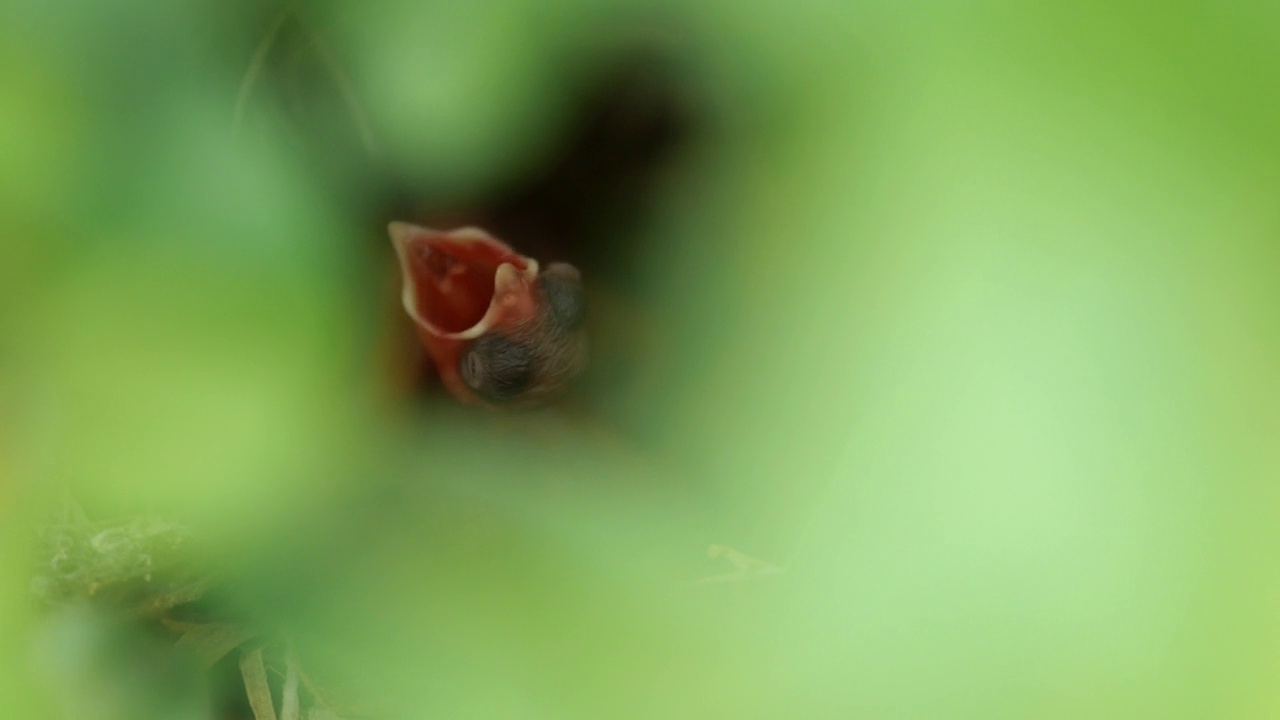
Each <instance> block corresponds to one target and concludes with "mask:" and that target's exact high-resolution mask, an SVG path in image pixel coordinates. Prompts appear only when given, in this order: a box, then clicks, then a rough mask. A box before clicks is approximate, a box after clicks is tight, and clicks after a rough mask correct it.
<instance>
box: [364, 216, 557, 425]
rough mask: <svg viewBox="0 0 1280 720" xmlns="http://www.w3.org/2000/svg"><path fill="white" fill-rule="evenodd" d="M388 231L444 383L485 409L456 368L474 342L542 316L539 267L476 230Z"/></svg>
mask: <svg viewBox="0 0 1280 720" xmlns="http://www.w3.org/2000/svg"><path fill="white" fill-rule="evenodd" d="M388 232H389V233H390V235H391V240H392V243H393V244H394V245H395V248H396V255H397V256H398V257H399V260H400V270H401V275H402V277H403V282H404V287H403V290H402V296H401V297H402V301H403V303H404V308H405V311H406V312H408V314H409V317H411V318H412V319H413V321H414V324H415V325H416V326H417V332H418V336H419V338H420V339H421V340H422V343H423V345H424V346H425V347H426V348H427V352H428V353H429V354H430V355H431V359H432V361H433V362H434V364H435V366H436V369H437V371H438V372H439V374H440V379H441V380H442V381H443V382H444V385H445V387H446V388H448V390H449V392H450V393H452V394H453V396H454V397H456V398H457V399H458V400H460V401H462V402H464V403H468V404H484V403H483V401H482V400H480V399H479V398H478V397H477V396H476V395H475V393H474V392H472V390H471V389H470V388H469V387H467V385H466V383H464V382H463V380H462V377H461V376H460V374H459V370H458V363H459V361H460V359H461V357H462V354H463V352H464V350H465V349H466V347H467V345H469V344H470V343H471V342H472V341H473V340H475V339H476V338H478V337H480V336H481V335H484V334H485V333H488V332H491V331H494V330H498V331H502V330H504V329H511V328H515V327H517V326H519V325H520V324H522V323H524V322H526V321H529V320H530V319H532V318H533V317H534V316H536V315H537V313H538V295H537V292H536V280H537V277H538V262H537V261H536V260H533V259H531V258H527V257H524V256H523V255H520V254H518V253H516V252H515V251H514V250H512V249H511V248H510V247H509V246H508V245H507V244H506V243H503V242H502V241H500V240H498V239H497V238H494V237H493V236H491V235H489V234H488V233H486V232H484V231H483V230H479V229H476V228H461V229H458V230H450V231H441V230H433V229H430V228H425V227H419V226H417V225H411V224H409V223H402V222H393V223H391V224H390V226H389V227H388Z"/></svg>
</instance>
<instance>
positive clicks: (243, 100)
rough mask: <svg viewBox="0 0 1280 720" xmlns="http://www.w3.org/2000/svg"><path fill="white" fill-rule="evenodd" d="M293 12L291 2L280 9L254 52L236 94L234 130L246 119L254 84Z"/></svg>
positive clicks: (233, 117) (232, 125)
mask: <svg viewBox="0 0 1280 720" xmlns="http://www.w3.org/2000/svg"><path fill="white" fill-rule="evenodd" d="M292 12H293V4H292V3H291V4H289V5H288V6H286V7H285V9H284V10H281V11H280V15H279V16H278V17H276V19H275V22H273V23H271V27H270V28H269V29H268V30H267V34H266V35H264V36H263V37H262V42H260V43H258V49H257V50H256V51H254V53H253V61H252V62H250V63H249V69H248V70H246V71H245V74H244V79H243V80H241V81H240V91H239V92H238V93H237V94H236V109H235V114H234V115H233V116H232V120H231V129H232V131H237V130H239V129H240V124H241V123H242V122H243V120H244V110H245V107H246V106H247V105H248V104H249V97H250V96H251V95H252V94H253V86H254V84H256V83H257V82H258V76H259V75H261V74H262V68H263V66H264V65H266V62H267V55H268V54H270V52H271V46H272V45H274V44H275V42H276V36H277V35H279V34H280V28H282V27H284V21H285V20H287V19H288V18H289V14H290V13H292Z"/></svg>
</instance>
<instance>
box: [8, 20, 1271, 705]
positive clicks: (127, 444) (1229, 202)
mask: <svg viewBox="0 0 1280 720" xmlns="http://www.w3.org/2000/svg"><path fill="white" fill-rule="evenodd" d="M282 10H283V8H281V7H274V6H270V5H268V4H264V3H250V2H233V3H212V2H193V3H178V4H170V5H166V4H162V3H143V2H136V1H135V2H116V3H91V2H83V1H81V0H57V1H54V2H34V1H32V0H18V1H17V2H10V3H6V4H4V5H3V6H0V158H2V160H0V543H2V546H3V549H2V550H0V641H3V648H2V650H3V655H2V656H0V698H4V700H5V704H6V707H7V708H12V709H11V710H8V712H10V714H11V715H12V716H14V717H29V718H37V717H72V716H74V717H131V716H132V717H140V716H145V715H146V714H147V713H149V712H151V713H153V714H152V715H151V716H154V717H161V716H164V717H178V716H181V717H201V716H202V713H204V710H203V708H205V707H206V704H205V702H204V695H202V693H204V692H205V690H202V689H201V686H200V684H199V683H198V682H197V680H196V678H195V676H194V674H184V673H186V670H184V669H183V668H185V667H186V666H180V665H171V664H169V663H167V662H166V661H165V660H164V659H163V657H161V656H159V655H157V654H156V653H161V650H160V649H157V648H156V647H154V646H153V645H151V644H148V641H147V640H146V636H139V637H134V636H133V635H130V634H129V632H128V630H127V629H125V630H120V629H119V628H118V626H117V624H115V623H117V620H115V619H113V617H112V616H110V615H99V614H94V613H93V612H90V611H88V610H85V609H83V608H80V607H79V606H76V607H73V608H71V609H70V610H67V611H65V612H63V613H53V614H52V615H50V614H49V613H46V612H45V611H42V610H39V609H38V608H37V606H36V604H35V598H34V597H33V593H32V585H31V583H32V580H33V578H34V577H35V576H36V575H37V574H38V569H39V568H40V567H42V563H47V562H48V558H47V557H44V555H45V554H47V552H48V551H47V548H44V547H43V546H41V545H40V544H38V543H37V542H36V539H37V536H38V530H40V528H42V527H45V526H46V524H47V523H51V522H54V518H55V517H56V516H57V512H58V511H59V508H61V507H62V502H63V497H64V494H66V493H69V494H71V495H74V496H75V497H76V498H77V499H79V501H80V502H82V503H83V504H84V505H85V507H86V509H87V510H88V511H89V513H90V515H92V516H94V517H131V516H141V515H144V514H146V515H148V516H150V515H151V514H153V513H154V514H159V515H161V516H167V517H173V518H176V519H180V520H181V521H182V522H183V523H186V524H188V525H189V526H190V527H191V528H193V532H194V534H195V535H196V536H197V537H199V538H200V549H199V551H198V552H196V553H193V555H192V558H191V562H193V563H196V564H203V565H206V566H208V567H209V568H210V571H214V570H216V571H217V572H218V573H219V574H220V577H222V578H223V579H224V580H225V582H226V585H225V588H224V594H223V595H222V596H220V599H219V600H218V602H225V603H226V605H227V607H234V608H235V612H237V613H239V614H241V615H243V616H247V617H252V618H254V619H255V621H256V622H260V623H261V624H262V625H263V626H264V627H270V628H281V629H285V630H287V631H288V633H289V635H290V637H292V638H293V641H294V642H295V643H296V646H297V648H298V652H299V654H300V655H301V656H302V657H303V658H305V660H304V665H307V666H308V667H311V668H312V669H313V672H314V673H315V675H316V676H317V679H318V680H320V681H321V682H322V683H326V684H330V685H332V686H333V687H336V688H341V692H343V693H346V694H347V695H348V696H350V697H352V698H355V700H353V702H354V703H355V704H357V705H360V706H362V707H363V706H369V707H373V706H376V707H379V708H383V709H385V710H387V711H389V712H390V713H391V714H393V715H395V716H398V717H483V718H488V717H494V718H536V717H547V718H566V717H644V718H655V717H656V718H676V717H690V718H710V717H758V718H780V717H798V718H827V717H830V718H847V717H921V718H937V717H975V718H992V717H1037V718H1079V717H1123V718H1133V717H1161V718H1167V717H1183V716H1186V717H1205V716H1212V717H1239V718H1262V717H1272V716H1275V715H1277V714H1278V713H1280V691H1277V688H1280V684H1278V683H1277V682H1276V678H1277V675H1278V674H1280V660H1278V658H1280V655H1277V653H1276V651H1275V648H1276V647H1277V646H1278V643H1280V620H1278V619H1277V616H1276V612H1275V608H1276V607H1277V601H1278V600H1280V597H1278V594H1280V585H1278V583H1277V580H1276V577H1277V575H1276V573H1275V571H1274V565H1275V558H1276V557H1277V551H1280V542H1278V541H1280V538H1278V537H1277V527H1278V526H1277V523H1276V522H1275V518H1276V509H1277V507H1280V505H1278V504H1277V502H1278V501H1280V498H1278V497H1277V484H1276V482H1275V480H1276V477H1277V470H1280V443H1277V442H1276V433H1277V430H1278V429H1280V413H1278V410H1280V405H1278V404H1277V400H1278V399H1280V397H1278V395H1280V383H1278V382H1277V377H1278V375H1277V372H1276V368H1277V367H1278V366H1280V362H1278V361H1280V337H1278V336H1277V329H1278V321H1280V316H1278V311H1280V304H1278V303H1277V302H1276V291H1275V286H1276V284H1275V277H1276V272H1277V269H1278V268H1277V260H1278V259H1280V257H1278V252H1280V251H1278V250H1277V244H1276V242H1275V238H1276V230H1277V222H1278V217H1277V214H1276V209H1275V208H1276V201H1275V187H1276V180H1277V169H1278V167H1280V131H1278V130H1277V128H1280V105H1278V104H1277V101H1276V99H1275V93H1274V92H1272V89H1273V88H1274V87H1275V85H1276V81H1277V80H1278V79H1280V49H1278V48H1280V37H1278V35H1280V31H1277V30H1276V28H1278V27H1280V25H1277V22H1276V21H1277V17H1276V12H1275V11H1274V10H1273V9H1267V8H1265V7H1263V6H1261V5H1257V4H1251V3H1233V2H1226V3H1223V2H1213V3H1210V2H1176V3H1142V2H1121V3H1100V2H1099V3H1053V2H1050V3H1039V4H1016V3H1009V4H1005V3H995V2H975V3H964V4H955V3H914V4H893V3H875V2H866V3H848V2H836V1H829V0H790V2H785V3H783V2H771V1H766V2H758V3H753V4H750V5H744V4H742V3H730V2H724V1H722V0H704V1H703V2H698V3H641V2H626V1H624V0H616V1H615V2H586V1H585V0H576V1H575V0H560V1H557V2H546V1H544V2H530V1H528V0H501V1H495V2H471V3H443V2H412V3H410V2H388V3H375V4H369V3H355V2H350V3H348V2H337V1H336V0H334V1H331V2H325V3H315V4H306V5H299V6H297V7H296V8H295V11H296V13H297V17H300V18H303V19H304V20H305V27H308V28H310V29H311V30H312V31H314V32H315V33H316V37H319V38H322V39H323V44H320V43H319V41H317V42H316V43H313V44H312V47H313V49H315V48H320V49H321V50H320V56H321V57H322V58H324V57H327V59H322V61H321V62H319V64H318V67H321V68H322V70H321V74H322V75H324V74H326V73H327V74H328V76H329V77H330V80H332V81H333V86H332V87H333V97H334V98H336V99H335V100H334V101H333V102H332V103H330V104H327V105H324V104H322V105H321V107H322V110H321V111H316V110H315V109H314V108H313V109H312V112H328V113H329V115H328V116H325V117H323V118H321V120H319V121H317V122H319V123H320V124H321V125H323V126H324V127H325V129H324V130H323V131H322V132H324V133H330V132H331V133H334V137H336V136H337V135H338V134H340V132H341V129H340V128H343V127H345V128H346V129H347V130H348V131H349V130H350V129H351V128H352V127H356V128H357V129H358V128H360V127H362V126H363V127H364V129H365V130H368V131H369V132H370V135H369V138H367V139H369V140H371V142H370V143H368V144H369V145H370V146H371V147H370V148H366V149H372V151H373V152H374V153H375V155H376V156H377V157H379V158H380V159H381V160H380V162H385V163H387V164H389V165H390V166H392V167H395V168H396V169H397V170H398V171H399V172H401V173H404V174H405V175H407V176H409V177H411V178H412V179H413V182H415V183H416V185H415V187H417V188H419V189H421V190H422V191H423V192H431V193H435V194H437V195H445V196H456V197H459V198H465V197H467V196H469V195H471V194H473V193H476V192H478V191H480V190H481V189H483V188H485V187H488V186H490V185H492V184H494V183H498V182H501V181H503V180H505V179H508V178H510V177H513V176H518V175H519V174H520V173H521V172H523V171H524V170H525V169H526V168H528V167H529V166H530V165H532V164H536V163H537V162H539V161H540V160H541V159H542V156H541V153H542V152H543V148H544V147H545V146H546V142H547V138H548V137H549V136H550V134H552V133H553V132H554V131H555V129H556V127H557V123H558V122H559V121H560V120H561V118H562V117H563V115H564V113H565V112H567V111H566V109H565V108H566V103H567V102H568V101H569V98H570V97H571V96H572V94H573V92H574V89H575V87H576V85H575V82H576V81H577V80H578V79H580V78H581V77H582V76H583V75H584V74H585V73H587V72H588V71H589V70H590V68H591V67H593V64H594V63H597V62H599V61H600V59H601V58H603V57H607V56H609V54H610V53H611V52H613V51H614V50H615V49H616V48H619V47H627V46H629V45H630V44H634V43H644V42H649V41H651V40H652V41H655V42H657V43H658V44H659V46H661V47H663V48H665V49H667V50H668V51H669V52H670V53H671V54H672V56H673V57H676V58H678V59H679V61H680V62H682V63H684V65H683V67H684V68H685V70H686V72H687V76H688V80H689V87H690V88H692V90H691V92H693V93H695V98H696V101H697V102H696V105H697V107H698V110H699V112H700V113H702V114H703V118H702V119H703V120H704V122H705V124H706V127H707V128H709V130H708V132H707V133H706V134H705V137H703V139H702V140H701V142H700V144H699V145H698V146H697V147H696V148H694V150H693V151H692V152H690V153H689V154H688V155H687V156H686V157H685V159H684V161H683V164H682V165H681V166H680V168H679V172H678V173H675V174H674V175H673V176H672V177H670V178H669V179H668V180H667V181H666V182H665V184H664V185H663V187H662V190H661V202H660V204H659V207H658V209H657V211H656V213H655V214H654V216H653V217H651V218H648V220H647V221H646V227H645V230H644V238H643V242H644V243H645V250H644V252H643V253H642V255H643V260H642V263H641V266H640V267H639V268H638V269H637V274H638V277H639V278H640V285H641V294H640V296H639V302H640V303H641V304H642V305H643V306H644V307H646V308H647V309H648V311H649V312H651V313H652V316H653V317H654V318H655V322H657V323H658V324H659V325H661V327H662V328H663V329H664V331H665V333H666V334H665V335H664V336H663V337H665V338H667V339H668V340H667V342H668V343H669V345H668V346H667V347H663V348H656V349H655V348H646V347H637V348H636V353H637V354H638V356H639V357H641V358H642V359H647V358H650V357H652V361H653V362H654V363H667V364H665V365H661V369H660V375H659V377H660V380H661V382H660V383H659V384H658V385H656V389H655V385H654V384H653V381H652V379H635V382H636V383H637V386H636V387H633V388H630V389H628V388H627V387H620V388H617V389H616V390H617V392H619V393H621V394H623V395H625V396H627V397H629V398H630V399H629V400H628V401H627V402H625V403H621V404H618V405H616V406H614V407H616V408H621V409H619V410H617V412H619V413H621V414H622V415H624V416H626V417H620V418H613V419H611V421H613V422H616V423H618V424H619V425H620V426H625V425H626V421H627V420H631V421H634V422H637V423H639V424H640V425H641V426H643V428H644V429H645V430H646V432H645V433H644V437H645V438H648V439H647V440H645V441H644V442H640V441H638V440H635V439H634V438H629V437H626V436H622V437H609V436H608V433H607V432H603V433H592V432H587V431H585V430H584V429H583V427H582V424H581V423H578V424H575V423H574V422H572V421H569V420H562V419H560V418H557V417H556V416H554V415H552V416H545V417H542V416H536V417H533V418H523V419H513V420H510V421H509V422H506V423H505V424H504V421H501V420H493V419H488V418H477V417H475V416H473V415H471V414H467V413H461V412H458V413H453V412H450V411H448V410H445V409H441V410H439V411H436V412H432V413H428V414H415V413H403V412H392V411H391V410H389V409H387V408H386V407H384V406H383V404H381V403H380V402H379V401H378V400H377V399H376V398H378V397H379V382H380V378H379V376H378V374H379V370H380V367H381V366H380V364H379V359H378V358H377V356H376V348H375V347H374V346H375V343H374V342H372V341H371V340H370V338H373V337H375V336H377V334H378V331H377V330H376V329H374V328H375V327H376V325H377V323H378V322H379V319H378V317H377V312H376V310H377V307H378V293H379V292H381V290H380V289H379V288H378V287H377V284H376V282H372V281H369V280H368V278H366V277H365V276H364V275H362V274H361V273H362V271H360V270H359V268H361V267H363V266H362V263H365V262H367V260H366V259H367V257H368V248H369V247H377V246H378V245H377V244H378V243H384V242H385V240H384V239H383V238H382V237H381V233H382V227H381V226H380V225H377V224H373V225H370V224H369V223H368V222H367V218H361V217H356V216H355V215H353V214H352V213H349V212H347V211H346V210H345V209H344V207H343V206H341V205H340V204H336V203H334V202H332V198H331V196H330V195H328V194H327V193H328V192H329V189H328V188H327V187H326V186H325V185H324V183H323V182H321V181H320V179H319V178H318V177H317V175H316V172H315V167H316V166H315V165H314V164H313V160H314V158H313V157H310V156H308V154H307V151H305V150H303V149H301V147H302V146H301V145H300V144H299V143H298V141H297V137H296V136H295V132H296V124H297V119H298V117H297V111H296V108H295V109H294V110H293V111H291V110H290V109H289V108H287V107H284V106H278V105H273V104H272V103H273V100H272V98H273V97H274V96H273V95H272V94H271V92H270V91H269V90H268V89H265V87H266V82H267V81H266V80H263V81H261V82H258V83H257V84H250V85H246V77H247V76H249V77H251V76H253V74H254V73H255V72H259V71H263V69H262V68H260V67H258V65H256V64H255V63H256V61H255V59H254V58H255V52H256V51H257V49H258V48H260V47H262V43H263V42H264V37H267V36H269V34H270V31H271V28H272V27H273V23H275V22H276V21H277V18H279V17H280V13H281V12H282ZM280 42H281V44H282V46H283V44H284V43H285V40H284V39H281V40H280ZM326 48H327V49H326ZM267 57H268V58H278V54H275V55H273V54H271V53H268V55H267ZM264 62H268V63H272V62H275V60H267V61H264ZM255 68H258V69H257V70H255ZM273 68H275V66H274V65H272V66H270V67H268V68H267V70H271V69H273ZM324 68H327V69H324ZM268 74H270V73H269V72H265V71H264V75H268ZM246 88H247V94H246ZM242 96H243V97H245V98H246V100H245V101H244V105H243V107H242V109H241V110H240V111H238V110H237V98H239V97H242ZM237 112H241V113H242V115H240V116H239V117H240V121H239V122H237V120H236V118H237V117H238V115H237ZM291 112H292V114H291ZM357 134H358V133H357ZM326 137H327V136H326ZM350 146H351V147H362V146H361V145H360V144H359V143H351V144H350ZM333 147H334V150H333V153H334V155H333V156H332V157H331V158H329V159H328V164H327V165H325V167H327V168H328V169H329V170H330V171H335V172H338V173H342V172H344V171H346V172H349V173H351V174H352V175H353V176H358V175H359V174H360V173H363V172H366V171H367V166H365V165H363V164H362V163H363V162H365V160H364V159H363V158H362V157H361V155H360V153H359V152H348V151H346V150H342V149H340V148H339V147H338V143H334V145H333ZM363 151H364V149H362V150H361V152H363ZM387 219H390V218H387ZM513 242H517V243H518V239H513ZM389 260H390V257H389V248H388V261H389ZM353 268H355V269H353ZM383 321H385V319H383ZM637 388H638V389H637ZM628 392H630V393H631V394H630V395H627V393H628ZM587 424H591V423H587ZM530 425H532V426H534V427H533V428H532V430H531V429H530V427H529V426H530ZM600 425H602V426H606V427H607V426H609V422H601V423H600ZM538 433H541V434H538ZM718 543H727V544H730V545H733V546H735V547H737V548H739V549H740V550H742V551H744V552H746V553H748V554H751V555H756V554H758V555H759V556H761V557H763V558H766V559H767V560H769V561H771V562H773V563H777V564H778V565H780V566H782V567H783V568H784V572H782V573H781V574H778V575H770V576H769V577H767V578H760V579H759V580H758V581H755V580H749V581H744V582H724V583H715V584H706V585H698V584H690V583H689V582H688V581H691V580H693V579H695V578H697V577H700V576H704V575H708V576H709V575H715V574H718V573H721V572H723V571H724V570H725V569H726V568H725V566H724V565H722V564H721V562H720V561H722V560H723V558H719V559H717V560H715V561H713V560H711V559H708V558H706V556H705V554H704V553H705V551H706V548H707V546H709V545H713V544H718ZM122 637H123V638H125V639H121V638H122ZM115 643H125V645H124V647H126V648H127V649H125V650H121V649H119V647H120V646H119V645H116V644H115ZM122 658H124V659H123V660H122ZM147 708H150V710H148V709H147Z"/></svg>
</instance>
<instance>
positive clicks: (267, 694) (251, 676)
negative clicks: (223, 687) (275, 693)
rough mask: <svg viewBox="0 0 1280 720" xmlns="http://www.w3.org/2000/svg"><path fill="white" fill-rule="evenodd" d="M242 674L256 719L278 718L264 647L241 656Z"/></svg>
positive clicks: (273, 719)
mask: <svg viewBox="0 0 1280 720" xmlns="http://www.w3.org/2000/svg"><path fill="white" fill-rule="evenodd" d="M240 674H241V675H242V676H243V677H244V690H245V693H246V694H248V696H249V707H250V708H251V709H252V710H253V717H254V718H256V720H276V707H275V700H273V699H272V698H271V685H270V683H268V682H267V666H266V664H265V663H263V661H262V648H256V649H255V650H253V651H252V652H246V653H244V654H242V655H241V656H240Z"/></svg>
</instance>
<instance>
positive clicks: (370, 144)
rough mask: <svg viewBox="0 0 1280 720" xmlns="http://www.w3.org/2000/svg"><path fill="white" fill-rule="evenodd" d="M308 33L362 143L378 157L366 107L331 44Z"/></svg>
mask: <svg viewBox="0 0 1280 720" xmlns="http://www.w3.org/2000/svg"><path fill="white" fill-rule="evenodd" d="M307 32H308V33H309V34H310V35H311V42H312V43H313V44H314V45H315V46H316V50H317V51H319V52H320V57H321V58H322V59H323V60H324V64H325V67H327V68H328V69H329V74H330V75H332V76H333V82H334V84H335V85H337V87H338V92H339V93H340V94H341V95H342V100H343V102H345V103H346V104H347V109H348V110H350V111H351V119H352V120H353V121H354V122H355V124H356V130H357V131H358V132H359V133H360V142H361V143H362V144H363V145H364V149H365V150H366V151H367V152H368V153H369V154H370V155H374V156H376V155H377V154H378V147H377V143H375V142H374V139H373V128H372V127H371V126H370V125H369V116H368V114H367V113H365V111H364V107H363V106H361V104H360V101H359V100H358V99H356V92H355V88H354V87H353V86H352V85H351V80H350V79H349V78H348V77H347V74H346V73H345V72H343V71H342V67H341V66H340V65H339V64H338V61H337V58H335V57H334V55H333V51H332V50H331V49H330V48H329V43H327V42H325V39H324V38H323V37H321V36H320V34H319V33H317V32H316V31H314V30H310V29H309V30H308V31H307Z"/></svg>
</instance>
